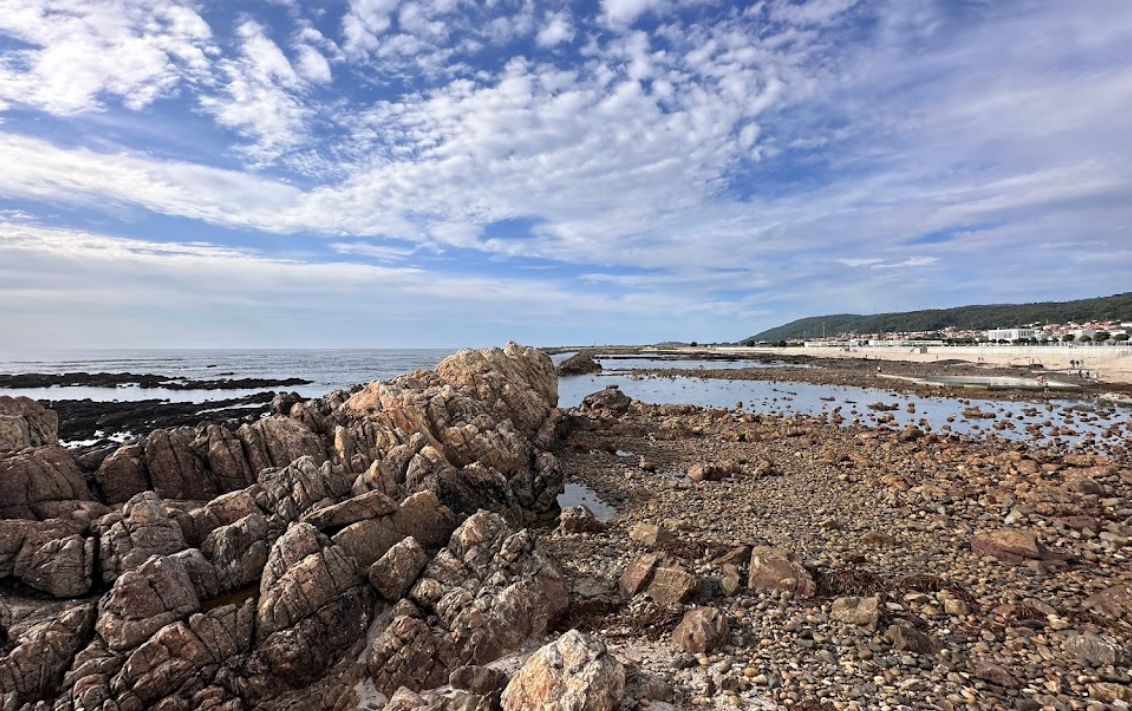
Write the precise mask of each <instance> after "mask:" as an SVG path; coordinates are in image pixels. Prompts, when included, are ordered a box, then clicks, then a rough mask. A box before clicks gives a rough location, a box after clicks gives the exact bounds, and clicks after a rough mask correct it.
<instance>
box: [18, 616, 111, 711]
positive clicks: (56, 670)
mask: <svg viewBox="0 0 1132 711" xmlns="http://www.w3.org/2000/svg"><path fill="white" fill-rule="evenodd" d="M94 618H95V608H94V605H93V604H89V603H88V604H83V605H77V606H75V607H71V608H69V609H67V610H66V611H64V612H62V613H61V614H59V615H58V616H56V617H55V618H54V619H50V620H47V621H44V622H40V623H38V624H35V625H32V626H31V627H30V628H28V629H26V630H24V631H23V632H22V633H20V634H19V635H18V636H17V637H16V638H15V639H13V640H12V646H11V647H10V648H8V647H6V648H5V651H6V653H5V654H3V655H0V701H2V702H3V703H4V708H5V709H8V708H13V709H15V708H21V706H23V705H24V704H29V705H30V704H35V703H36V702H37V701H40V700H47V699H51V698H53V695H54V692H55V690H56V689H58V688H59V685H60V683H61V682H62V680H63V675H64V674H65V673H66V671H67V669H68V668H70V667H71V664H72V662H73V660H74V659H75V655H76V654H78V652H79V650H81V649H82V648H83V646H85V645H86V643H87V642H88V641H89V640H90V637H91V635H92V633H93V631H92V628H93V625H94ZM24 708H28V707H24ZM47 708H50V705H48V706H47Z"/></svg>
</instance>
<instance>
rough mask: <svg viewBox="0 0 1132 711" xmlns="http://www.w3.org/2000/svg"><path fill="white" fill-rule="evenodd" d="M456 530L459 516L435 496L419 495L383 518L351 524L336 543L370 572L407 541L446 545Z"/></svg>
mask: <svg viewBox="0 0 1132 711" xmlns="http://www.w3.org/2000/svg"><path fill="white" fill-rule="evenodd" d="M455 528H456V516H455V514H454V513H452V511H451V510H450V509H449V508H448V507H447V506H445V505H444V504H442V503H440V501H439V499H437V497H436V493H435V492H432V491H420V492H417V493H416V494H412V495H410V496H408V497H407V498H406V499H405V500H404V501H402V502H401V503H400V504H399V505H398V506H397V507H396V509H395V510H394V511H393V512H392V513H390V514H388V515H386V516H382V517H381V518H372V519H367V520H364V521H359V522H357V523H354V524H351V525H349V526H347V527H346V528H344V529H342V530H341V531H339V532H338V533H336V534H335V535H334V542H335V543H336V544H338V545H340V546H342V548H343V549H344V550H345V551H346V552H347V553H348V554H350V555H351V556H353V557H354V558H355V559H356V560H357V561H358V565H359V566H361V567H363V568H368V567H369V566H370V565H372V564H373V563H374V561H376V560H377V559H379V558H380V557H381V556H383V555H385V552H386V551H387V550H389V549H390V548H392V547H393V546H394V545H396V544H397V543H398V542H400V541H401V540H403V539H405V538H409V537H412V538H415V539H416V540H417V543H419V544H420V545H421V547H422V548H434V549H435V548H436V547H438V546H441V545H444V543H445V542H446V541H447V540H448V536H449V535H451V533H452V531H453V530H454V529H455Z"/></svg>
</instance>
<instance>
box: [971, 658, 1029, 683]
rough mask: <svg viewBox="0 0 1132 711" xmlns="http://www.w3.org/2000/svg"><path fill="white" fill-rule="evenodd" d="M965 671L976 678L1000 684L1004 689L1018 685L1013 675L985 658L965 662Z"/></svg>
mask: <svg viewBox="0 0 1132 711" xmlns="http://www.w3.org/2000/svg"><path fill="white" fill-rule="evenodd" d="M967 671H969V672H971V675H972V676H974V677H975V678H976V679H982V680H983V681H989V682H990V683H992V684H996V685H998V686H1001V687H1002V688H1004V689H1014V688H1016V687H1017V686H1018V682H1017V681H1015V680H1014V677H1013V676H1012V675H1011V674H1010V672H1008V671H1007V670H1006V669H1004V668H1003V667H1001V666H999V665H998V664H994V663H992V662H988V661H986V660H970V661H968V662H967Z"/></svg>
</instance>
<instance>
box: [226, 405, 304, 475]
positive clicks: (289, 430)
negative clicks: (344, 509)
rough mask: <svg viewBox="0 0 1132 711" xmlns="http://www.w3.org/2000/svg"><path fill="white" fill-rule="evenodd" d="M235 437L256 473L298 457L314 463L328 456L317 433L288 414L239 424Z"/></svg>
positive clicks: (278, 466) (282, 464)
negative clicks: (308, 459)
mask: <svg viewBox="0 0 1132 711" xmlns="http://www.w3.org/2000/svg"><path fill="white" fill-rule="evenodd" d="M236 437H237V438H238V439H239V440H240V442H241V444H242V445H243V452H244V455H245V456H246V457H247V462H248V467H249V468H250V470H251V472H252V473H253V474H255V475H256V476H258V475H259V474H261V473H262V472H263V470H265V469H268V468H280V467H286V466H288V465H290V464H291V463H293V462H295V461H296V460H298V459H300V458H305V457H309V458H310V459H311V461H312V462H313V463H314V465H315V466H319V465H321V464H322V463H323V462H325V461H326V459H327V457H326V447H325V446H324V445H323V443H322V440H321V439H319V437H318V435H317V434H315V433H314V432H313V431H311V429H310V428H309V427H307V426H306V425H304V424H303V423H302V422H299V421H298V420H293V419H291V418H290V417H265V418H263V419H261V420H257V421H256V422H254V423H252V424H247V425H241V426H240V429H238V430H237V431H236Z"/></svg>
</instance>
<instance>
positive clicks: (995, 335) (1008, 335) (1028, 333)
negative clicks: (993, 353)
mask: <svg viewBox="0 0 1132 711" xmlns="http://www.w3.org/2000/svg"><path fill="white" fill-rule="evenodd" d="M1036 334H1037V332H1036V331H1035V330H1034V329H1032V328H996V329H994V330H993V331H987V340H989V341H1017V340H1018V339H1019V338H1034V336H1035V335H1036Z"/></svg>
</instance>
